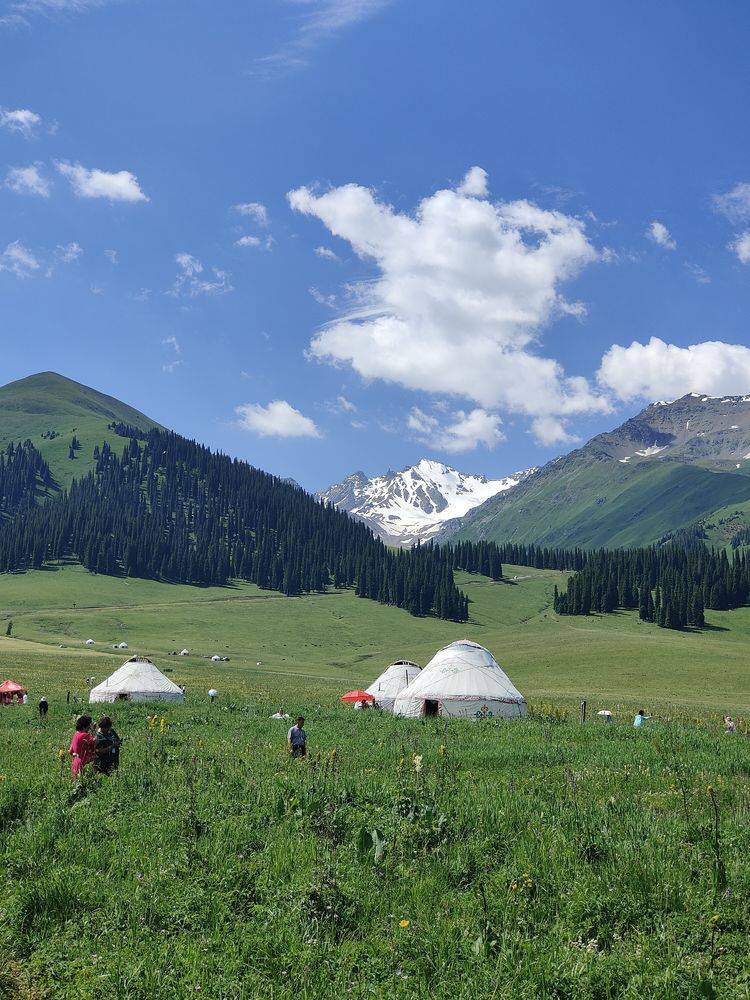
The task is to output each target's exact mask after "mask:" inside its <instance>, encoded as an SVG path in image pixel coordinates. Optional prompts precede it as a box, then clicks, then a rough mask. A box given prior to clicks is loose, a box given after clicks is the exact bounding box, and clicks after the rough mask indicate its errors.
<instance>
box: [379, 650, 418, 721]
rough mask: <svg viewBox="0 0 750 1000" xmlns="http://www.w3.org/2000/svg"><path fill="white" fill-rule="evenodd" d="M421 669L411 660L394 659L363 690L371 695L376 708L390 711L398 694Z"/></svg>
mask: <svg viewBox="0 0 750 1000" xmlns="http://www.w3.org/2000/svg"><path fill="white" fill-rule="evenodd" d="M421 669H422V668H421V667H420V666H418V665H417V664H416V663H412V662H411V660H396V662H395V663H392V664H391V665H390V667H386V668H385V670H384V671H383V673H382V674H381V675H380V677H378V679H377V680H376V681H373V682H372V684H371V685H370V686H369V687H368V688H366V689H365V690H366V691H367V693H368V694H371V695H372V696H373V698H374V699H375V703H376V705H377V706H378V708H382V709H383V710H384V711H386V712H392V711H393V705H394V702H395V701H396V698H397V697H398V695H400V694H401V692H402V691H404V690H405V689H406V688H408V686H409V685H410V684H411V682H412V681H413V680H415V679H416V677H417V675H418V674H419V673H420V671H421Z"/></svg>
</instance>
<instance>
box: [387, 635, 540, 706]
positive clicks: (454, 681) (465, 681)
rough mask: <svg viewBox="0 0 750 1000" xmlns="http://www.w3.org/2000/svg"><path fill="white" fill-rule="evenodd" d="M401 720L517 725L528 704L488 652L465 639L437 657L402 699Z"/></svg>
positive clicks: (399, 698)
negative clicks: (432, 718)
mask: <svg viewBox="0 0 750 1000" xmlns="http://www.w3.org/2000/svg"><path fill="white" fill-rule="evenodd" d="M393 711H394V713H395V714H396V715H404V716H407V717H409V718H419V717H421V716H430V715H439V716H443V717H445V718H460V719H517V718H520V717H521V716H523V715H526V700H525V698H524V697H523V695H522V694H521V693H520V692H519V691H518V690H516V688H515V687H514V686H513V684H512V683H511V681H510V679H509V677H508V676H507V674H506V673H505V671H504V670H503V669H502V668H501V666H500V665H499V663H497V661H496V660H495V658H494V656H493V655H492V653H490V651H489V650H488V649H485V648H484V646H480V645H479V643H478V642H472V641H471V640H470V639H460V640H459V641H458V642H452V643H451V644H450V646H446V647H445V649H441V650H440V652H439V653H436V654H435V655H434V656H433V658H432V659H431V660H430V662H429V663H428V664H427V666H426V667H425V668H424V670H421V671H420V673H419V674H418V675H417V677H416V678H415V680H414V681H412V683H411V684H410V685H409V687H408V688H406V690H405V691H402V692H401V694H399V696H398V697H397V698H396V703H395V705H394V706H393Z"/></svg>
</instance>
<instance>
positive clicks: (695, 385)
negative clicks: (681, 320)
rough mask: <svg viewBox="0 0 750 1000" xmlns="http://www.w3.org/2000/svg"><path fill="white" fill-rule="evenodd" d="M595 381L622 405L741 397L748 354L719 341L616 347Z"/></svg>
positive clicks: (749, 374)
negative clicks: (693, 395)
mask: <svg viewBox="0 0 750 1000" xmlns="http://www.w3.org/2000/svg"><path fill="white" fill-rule="evenodd" d="M598 379H599V382H600V383H601V384H602V385H603V386H605V387H606V388H607V389H611V390H612V392H614V393H615V394H616V395H617V396H619V397H620V399H623V400H632V399H638V398H644V399H650V400H654V399H675V398H678V397H680V396H684V395H685V393H686V392H700V393H706V394H707V395H710V396H727V395H736V394H740V393H742V394H744V393H747V392H748V389H749V388H750V348H747V347H744V346H743V345H741V344H726V343H724V342H723V341H720V340H712V341H704V342H703V343H700V344H692V345H690V346H689V347H678V346H676V345H675V344H667V343H665V342H664V341H663V340H660V339H659V338H658V337H652V338H651V340H650V341H649V342H648V343H647V344H641V343H639V342H638V341H633V343H632V344H631V345H630V346H629V347H621V346H620V345H619V344H614V345H613V346H612V347H610V349H609V350H608V351H607V353H606V354H605V355H604V357H603V358H602V363H601V367H600V368H599V372H598Z"/></svg>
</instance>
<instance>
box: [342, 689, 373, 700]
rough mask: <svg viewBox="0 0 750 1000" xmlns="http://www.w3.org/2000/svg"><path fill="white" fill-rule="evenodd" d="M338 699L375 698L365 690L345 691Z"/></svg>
mask: <svg viewBox="0 0 750 1000" xmlns="http://www.w3.org/2000/svg"><path fill="white" fill-rule="evenodd" d="M339 701H375V699H374V698H373V696H372V695H371V694H369V693H368V692H367V691H347V692H346V694H344V695H342V696H341V697H340V698H339Z"/></svg>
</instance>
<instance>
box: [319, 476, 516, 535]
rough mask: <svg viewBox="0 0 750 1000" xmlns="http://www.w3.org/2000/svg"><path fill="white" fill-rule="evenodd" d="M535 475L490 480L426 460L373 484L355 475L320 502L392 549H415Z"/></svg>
mask: <svg viewBox="0 0 750 1000" xmlns="http://www.w3.org/2000/svg"><path fill="white" fill-rule="evenodd" d="M534 471H535V470H534V469H528V470H526V471H525V472H516V473H514V474H513V475H512V476H506V477H505V478H504V479H486V478H485V477H484V476H471V475H466V474H465V473H463V472H458V471H457V470H456V469H451V468H450V467H449V466H447V465H443V464H442V463H441V462H433V461H430V460H429V459H426V458H423V459H422V460H421V461H420V462H417V464H416V465H413V466H411V467H409V468H408V469H403V470H402V471H401V472H391V471H389V472H387V473H386V474H385V475H384V476H375V477H374V478H372V479H370V478H368V477H367V476H366V475H365V474H364V472H354V473H352V475H351V476H347V478H346V479H344V480H343V481H342V482H340V483H335V484H334V485H333V486H330V487H329V488H328V489H327V490H325V492H323V493H319V494H318V497H319V498H320V499H321V500H327V501H328V502H329V503H332V504H335V505H336V506H337V507H341V508H342V510H346V511H348V512H349V513H350V514H352V515H353V516H354V517H357V518H359V519H360V520H362V521H365V523H366V524H368V525H369V526H370V527H371V528H372V530H373V531H374V532H375V533H376V534H377V535H380V537H381V538H382V539H383V540H384V541H386V542H388V543H389V544H390V545H400V546H410V545H413V544H414V543H415V542H416V541H417V540H421V541H426V540H427V539H429V538H432V536H433V535H436V534H437V533H438V532H439V531H440V530H441V529H442V528H443V527H445V525H446V523H447V522H448V521H453V520H455V519H457V518H462V517H463V516H464V515H465V514H467V513H468V512H469V511H470V510H472V509H473V508H475V507H478V506H479V504H482V503H484V502H485V501H486V500H489V499H490V497H494V496H496V495H497V494H498V493H502V492H503V491H505V490H510V489H512V488H513V487H514V486H517V485H518V483H520V482H521V481H522V480H524V479H525V478H526V477H527V476H529V475H531V473H532V472H534Z"/></svg>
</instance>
